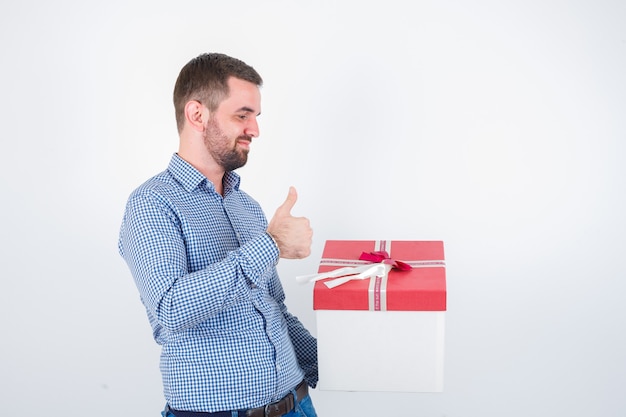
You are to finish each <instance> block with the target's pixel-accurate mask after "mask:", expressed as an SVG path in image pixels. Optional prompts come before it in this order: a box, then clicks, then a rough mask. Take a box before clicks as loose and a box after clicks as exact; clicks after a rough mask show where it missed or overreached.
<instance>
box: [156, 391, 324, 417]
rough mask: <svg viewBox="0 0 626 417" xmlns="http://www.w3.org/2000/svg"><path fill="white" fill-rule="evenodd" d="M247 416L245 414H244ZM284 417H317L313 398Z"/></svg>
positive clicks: (169, 416) (165, 416)
mask: <svg viewBox="0 0 626 417" xmlns="http://www.w3.org/2000/svg"><path fill="white" fill-rule="evenodd" d="M239 415H240V414H239V413H238V412H237V411H233V412H232V417H238V416H239ZM242 415H245V414H242ZM161 416H163V417H174V414H172V413H170V412H169V411H163V412H161ZM283 417H317V413H316V412H315V408H314V407H313V401H312V400H311V396H310V395H307V396H306V397H304V398H302V399H301V400H300V401H298V402H297V403H296V408H295V409H294V410H293V411H291V412H289V413H287V414H284V415H283Z"/></svg>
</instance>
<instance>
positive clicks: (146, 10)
mask: <svg viewBox="0 0 626 417" xmlns="http://www.w3.org/2000/svg"><path fill="white" fill-rule="evenodd" d="M625 22H626V3H624V2H623V1H597V0H594V1H591V0H587V1H576V2H574V1H553V0H548V1H528V0H526V1H522V0H515V1H507V2H500V1H487V0H480V1H474V2H460V1H445V2H440V1H430V2H426V1H416V2H409V1H397V0H390V1H384V2H363V1H317V2H296V1H286V0H285V1H265V2H261V1H249V0H241V1H238V2H225V1H224V2H215V1H213V2H212V1H179V2H173V1H172V2H164V1H143V0H136V1H124V2H121V1H107V2H82V1H80V2H79V1H57V2H47V1H43V0H34V1H31V2H21V3H18V2H3V3H2V5H0V56H1V59H2V66H1V68H0V74H1V76H0V91H1V94H2V101H1V104H0V110H1V111H0V135H1V138H2V143H3V149H4V154H3V155H4V157H3V158H2V159H3V161H2V164H1V165H0V169H1V172H0V174H1V175H0V182H1V184H2V204H1V205H0V207H1V208H0V210H2V211H1V214H2V219H3V227H2V229H3V230H2V233H1V236H2V245H3V247H2V251H1V252H0V253H1V256H2V281H1V282H2V287H1V289H0V299H1V300H2V302H1V303H0V329H1V333H0V338H1V339H0V340H1V342H0V404H2V414H3V415H7V416H9V415H11V416H38V415H50V416H64V417H71V416H77V417H84V416H89V417H108V416H111V415H128V416H130V415H132V416H137V417H150V416H152V417H154V416H158V415H159V412H160V410H161V408H162V407H163V396H162V392H161V389H162V388H161V380H160V374H159V370H158V356H159V349H158V346H157V345H156V344H155V343H154V342H153V340H152V338H151V332H150V328H149V324H148V321H147V318H146V316H145V312H144V310H143V307H142V305H141V303H140V301H139V297H138V293H137V290H136V288H135V286H134V283H133V281H132V278H131V276H130V273H129V271H128V269H127V267H126V265H125V264H124V263H123V261H122V259H121V258H120V257H119V256H118V254H117V247H116V246H117V234H118V230H119V224H120V221H121V216H122V212H123V209H124V204H125V202H126V198H127V196H128V194H129V193H130V192H131V191H132V189H134V188H135V187H136V186H138V185H139V184H140V183H141V182H143V181H144V180H146V179H147V178H148V177H150V176H152V175H153V174H155V173H157V172H160V171H162V170H163V169H165V168H166V166H167V163H168V161H169V159H170V156H171V154H172V153H173V152H175V151H176V149H177V146H178V138H177V134H176V128H175V122H174V115H173V106H172V104H171V92H172V89H173V86H174V81H175V78H176V76H177V74H178V71H179V70H180V68H181V67H182V66H183V65H184V64H185V63H186V62H187V61H188V60H189V59H191V58H192V57H194V56H196V55H198V54H200V53H203V52H207V51H218V52H224V53H227V54H230V55H233V56H236V57H238V58H241V59H243V60H244V61H246V62H248V63H249V64H251V65H253V66H254V67H255V68H256V69H257V70H258V71H259V72H260V73H261V75H262V76H263V77H264V80H265V86H264V87H263V90H262V97H263V102H262V112H263V114H262V116H261V118H260V123H261V137H260V138H259V139H258V140H255V141H254V143H253V144H252V153H251V155H250V160H249V163H248V165H247V166H246V167H244V168H242V169H241V170H240V174H241V175H242V177H243V181H242V188H244V189H245V190H246V191H248V192H249V193H250V194H252V195H253V196H254V197H255V198H256V199H257V200H258V201H259V202H260V203H261V205H262V206H263V207H264V208H265V210H266V212H267V215H268V217H271V216H272V214H273V212H274V210H275V208H276V207H277V206H278V205H279V204H281V203H282V201H283V200H284V198H285V196H286V194H287V190H288V187H289V186H290V185H294V186H296V187H297V189H298V191H299V196H300V197H299V200H298V203H297V205H296V207H295V209H294V214H297V215H304V216H307V217H309V218H310V220H311V222H312V225H313V227H314V229H315V236H314V243H313V253H312V255H311V256H310V257H309V258H308V259H306V260H302V261H281V262H280V263H279V270H280V272H281V276H282V280H283V283H284V286H285V290H286V292H287V296H288V299H287V303H288V306H289V308H290V309H291V311H292V312H293V313H294V314H295V315H297V316H298V317H300V319H301V320H302V321H303V322H304V323H305V324H306V325H307V326H308V327H309V328H310V329H311V331H312V332H313V333H315V316H314V313H313V311H312V294H311V293H312V287H310V286H306V285H305V286H301V285H298V284H296V283H295V282H294V276H296V275H299V274H305V273H312V272H315V271H316V269H317V262H318V260H319V256H320V254H321V250H322V247H323V244H324V241H325V240H326V239H412V240H428V239H435V240H443V241H444V242H445V248H446V258H447V274H448V312H447V328H446V359H445V390H444V392H443V393H440V394H419V393H418V394H407V393H404V394H400V393H349V392H324V391H319V390H316V391H314V392H313V393H312V395H313V399H314V402H315V404H316V407H317V409H318V412H319V415H320V417H339V416H365V417H370V416H392V415H407V416H432V417H441V416H455V417H479V416H480V417H483V416H508V417H514V416H515V417H516V416H519V417H528V416H581V417H582V416H585V417H586V416H604V417H609V416H623V415H624V413H626V396H624V387H625V386H626V355H625V354H624V352H626V337H625V328H626V303H624V295H625V293H626V284H625V276H626V264H625V263H624V250H625V249H626V238H625V232H626V221H625V217H624V214H623V213H624V212H626V201H625V192H626V168H625V165H624V162H625V159H626V117H625V116H626V77H625V76H624V74H626V24H625ZM362 348H364V349H367V347H366V346H364V347H362ZM364 366H367V364H364Z"/></svg>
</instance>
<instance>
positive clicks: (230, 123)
mask: <svg viewBox="0 0 626 417" xmlns="http://www.w3.org/2000/svg"><path fill="white" fill-rule="evenodd" d="M228 86H229V88H230V94H229V96H228V97H227V98H225V99H224V100H223V101H222V102H221V103H220V105H219V107H218V108H217V110H215V111H214V112H213V113H212V114H211V116H210V118H209V120H208V121H207V123H206V126H205V131H204V144H205V146H206V148H207V151H208V152H209V154H210V155H211V156H212V157H213V159H214V160H215V162H217V163H218V164H219V165H220V166H221V167H222V168H224V170H225V171H233V170H235V169H237V168H240V167H242V166H244V165H245V164H246V162H247V161H248V152H249V151H250V143H251V142H252V138H253V137H258V136H259V126H258V123H257V120H256V119H257V116H258V115H259V114H260V113H261V93H260V92H259V88H258V87H257V86H256V85H255V84H253V83H250V82H248V81H243V80H240V79H238V78H234V77H231V78H230V79H229V80H228Z"/></svg>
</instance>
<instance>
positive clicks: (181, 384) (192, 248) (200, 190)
mask: <svg viewBox="0 0 626 417" xmlns="http://www.w3.org/2000/svg"><path fill="white" fill-rule="evenodd" d="M239 182H240V178H239V176H238V175H237V174H235V173H233V172H227V173H226V174H225V176H224V181H223V184H224V196H223V197H222V196H221V195H220V194H219V193H217V192H216V190H215V188H214V187H213V184H212V183H211V182H210V181H208V180H207V179H206V178H205V177H204V176H203V175H202V174H201V173H200V172H198V171H197V170H196V169H195V168H193V167H192V166H191V165H189V164H188V163H187V162H186V161H184V160H183V159H182V158H180V157H179V156H178V155H177V154H174V155H173V156H172V159H171V161H170V164H169V167H168V169H167V170H166V171H164V172H162V173H161V174H158V175H156V176H155V177H153V178H151V179H150V180H148V181H147V182H145V183H144V184H142V185H141V186H140V187H138V188H137V189H136V190H135V191H134V192H133V193H132V194H131V195H130V197H129V199H128V203H127V206H126V211H125V213H124V218H123V221H122V226H121V230H120V237H119V244H118V247H119V252H120V254H121V255H122V257H123V258H124V259H125V260H126V262H127V264H128V267H129V268H130V271H131V273H132V276H133V278H134V280H135V283H136V285H137V288H138V289H139V294H140V297H141V301H142V302H143V304H144V306H145V308H146V311H147V315H148V319H149V321H150V324H151V326H152V330H153V335H154V339H155V340H156V342H157V343H159V344H160V345H162V353H161V373H162V376H163V386H164V393H165V399H166V401H167V402H168V403H169V405H170V406H171V407H172V408H174V409H178V410H190V411H205V412H214V411H225V410H237V409H246V408H252V407H259V406H262V405H264V404H267V403H270V402H272V401H275V400H277V399H279V398H281V397H283V396H284V395H285V394H286V393H287V392H288V391H289V390H290V389H293V388H294V387H295V386H296V385H297V384H298V383H299V382H300V381H301V380H302V379H303V377H305V379H306V381H307V383H308V384H309V385H310V386H313V387H314V386H315V385H316V383H317V344H316V340H315V339H314V338H313V337H312V336H311V335H310V333H309V332H308V331H307V330H306V329H305V328H304V327H303V326H302V324H301V323H300V321H299V320H298V319H297V318H296V317H294V316H293V315H291V314H290V313H289V312H288V311H287V308H286V306H285V304H284V300H285V295H284V292H283V288H282V285H281V283H280V280H279V278H278V274H277V273H276V267H275V266H276V263H277V262H278V255H279V254H278V248H277V247H276V244H275V243H274V241H273V240H272V238H271V237H270V236H269V235H268V234H267V232H266V228H267V219H266V218H265V215H264V214H263V211H262V209H261V207H260V206H259V204H258V203H257V202H256V201H254V200H253V199H252V198H251V197H250V196H248V195H247V194H246V193H245V192H243V191H241V190H240V189H239Z"/></svg>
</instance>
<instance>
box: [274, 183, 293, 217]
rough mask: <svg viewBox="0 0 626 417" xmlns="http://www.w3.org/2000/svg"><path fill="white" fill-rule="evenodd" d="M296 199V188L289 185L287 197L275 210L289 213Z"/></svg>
mask: <svg viewBox="0 0 626 417" xmlns="http://www.w3.org/2000/svg"><path fill="white" fill-rule="evenodd" d="M297 200H298V193H297V191H296V189H295V188H294V187H289V194H287V199H286V200H285V202H284V203H283V204H282V205H281V206H280V207H278V210H276V212H277V213H280V214H285V215H288V214H291V209H292V208H293V206H295V204H296V201H297Z"/></svg>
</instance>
